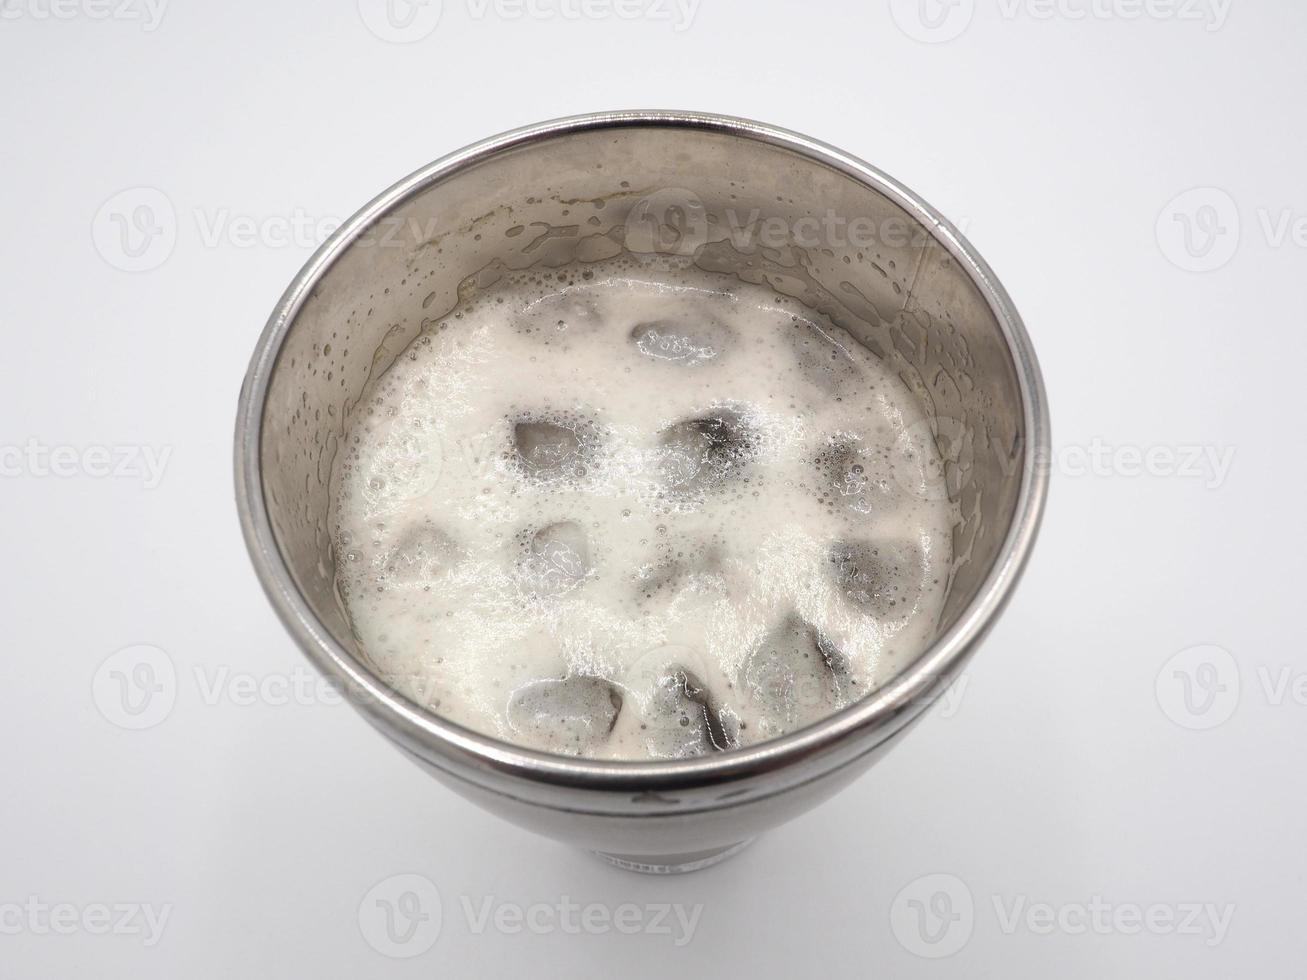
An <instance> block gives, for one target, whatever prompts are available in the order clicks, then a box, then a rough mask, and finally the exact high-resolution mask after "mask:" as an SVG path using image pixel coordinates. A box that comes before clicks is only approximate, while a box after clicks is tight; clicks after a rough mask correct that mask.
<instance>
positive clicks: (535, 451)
mask: <svg viewBox="0 0 1307 980" xmlns="http://www.w3.org/2000/svg"><path fill="white" fill-rule="evenodd" d="M513 448H514V450H515V451H516V452H517V458H518V459H519V460H520V461H521V463H522V466H523V468H524V469H525V470H526V471H527V472H528V473H530V474H532V475H534V476H539V477H544V478H552V477H560V478H561V477H569V476H573V475H575V472H576V467H577V466H578V465H580V463H581V459H580V457H581V453H582V440H581V435H580V433H579V432H578V431H577V429H576V428H574V427H572V426H569V425H564V424H562V423H560V422H554V421H549V420H545V419H522V420H519V421H518V422H516V423H514V424H513Z"/></svg>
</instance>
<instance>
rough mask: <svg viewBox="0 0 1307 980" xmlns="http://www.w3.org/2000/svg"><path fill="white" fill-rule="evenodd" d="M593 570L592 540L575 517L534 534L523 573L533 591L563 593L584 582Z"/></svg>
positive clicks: (530, 541) (541, 593)
mask: <svg viewBox="0 0 1307 980" xmlns="http://www.w3.org/2000/svg"><path fill="white" fill-rule="evenodd" d="M589 571H590V544H589V542H588V541H587V540H586V536H585V531H584V530H583V529H582V528H581V525H580V524H578V523H576V522H575V521H556V522H555V523H553V524H547V525H545V526H544V527H542V528H540V529H539V530H538V531H536V532H535V533H533V534H532V535H531V536H530V539H529V541H528V543H527V553H526V556H525V557H524V558H523V560H522V566H521V573H522V579H523V581H524V583H525V584H526V585H527V587H528V588H529V589H531V591H533V592H536V593H537V594H539V595H561V594H563V593H564V592H569V591H571V590H572V589H574V588H576V587H577V586H578V585H580V584H581V582H582V581H583V580H584V579H585V577H586V575H587V574H588V573H589Z"/></svg>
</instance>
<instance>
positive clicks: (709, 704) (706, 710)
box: [644, 664, 738, 759]
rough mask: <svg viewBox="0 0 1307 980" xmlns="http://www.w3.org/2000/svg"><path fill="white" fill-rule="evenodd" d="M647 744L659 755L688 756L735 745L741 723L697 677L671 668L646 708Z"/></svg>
mask: <svg viewBox="0 0 1307 980" xmlns="http://www.w3.org/2000/svg"><path fill="white" fill-rule="evenodd" d="M644 730H645V747H646V748H647V749H648V751H649V754H650V755H652V756H654V757H655V758H663V759H684V758H687V757H689V756H695V755H704V754H705V753H708V752H724V751H726V750H727V749H732V748H735V746H736V744H737V737H738V726H737V724H736V722H735V719H734V716H733V715H732V714H731V713H730V712H729V711H726V710H724V709H723V708H722V706H721V705H720V704H719V703H718V701H717V699H716V698H714V697H713V696H712V693H711V692H710V691H709V690H708V687H707V685H705V684H704V683H703V682H702V681H701V680H699V678H698V677H697V676H695V675H694V674H693V673H691V672H690V671H689V670H687V669H686V668H685V667H682V666H680V665H679V664H674V665H672V666H671V667H669V668H668V670H667V672H666V673H665V674H664V675H663V676H662V677H661V678H660V679H659V681H658V682H657V684H656V685H655V687H654V692H653V696H652V697H651V698H650V699H649V701H648V703H647V705H646V706H645V711H644Z"/></svg>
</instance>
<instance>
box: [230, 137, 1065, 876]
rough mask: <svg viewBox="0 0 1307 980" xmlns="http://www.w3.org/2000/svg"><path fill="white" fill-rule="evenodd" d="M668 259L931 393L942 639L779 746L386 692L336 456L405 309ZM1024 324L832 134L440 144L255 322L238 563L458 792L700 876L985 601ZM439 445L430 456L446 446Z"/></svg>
mask: <svg viewBox="0 0 1307 980" xmlns="http://www.w3.org/2000/svg"><path fill="white" fill-rule="evenodd" d="M622 249H628V250H631V251H659V252H672V253H676V254H679V255H682V256H685V257H687V258H690V259H693V260H694V261H695V262H696V263H697V264H699V265H702V266H703V267H705V268H710V269H714V270H719V271H724V272H727V273H730V274H733V275H736V276H738V277H740V278H741V279H743V280H747V281H751V282H766V283H768V284H769V285H770V286H771V287H772V288H774V289H775V290H777V291H778V292H781V293H785V294H788V295H790V296H794V297H796V298H798V299H800V300H802V301H803V302H804V303H805V304H807V305H808V306H810V307H811V308H813V309H814V310H818V311H820V312H822V313H824V314H826V315H827V316H829V317H831V318H832V319H833V320H834V321H835V322H837V323H839V324H840V325H842V326H844V327H845V328H846V329H848V330H849V331H850V332H851V333H852V334H853V336H854V337H855V338H857V339H858V340H859V341H861V342H862V343H864V344H865V345H866V346H867V347H868V348H869V349H870V350H871V351H873V352H874V353H875V354H876V355H877V356H879V357H881V358H882V359H883V360H885V361H886V363H888V364H889V365H890V366H891V367H892V368H893V369H894V370H895V371H896V372H897V374H898V376H899V377H900V378H902V379H903V380H904V382H905V383H907V384H908V385H909V387H910V388H912V389H913V390H914V391H915V392H916V393H917V394H918V395H919V396H920V398H921V399H922V401H923V402H924V403H925V404H926V405H927V406H929V408H930V410H931V414H932V421H931V425H932V429H933V434H934V436H935V438H936V442H937V445H938V446H939V447H940V453H941V458H942V459H943V460H944V465H943V470H942V472H940V473H939V474H938V480H937V481H936V483H935V489H934V491H933V492H940V493H947V494H949V495H951V496H952V497H953V498H954V499H955V500H956V501H957V502H958V504H959V508H960V513H961V514H962V515H963V516H962V519H961V521H960V522H959V524H958V526H957V527H956V528H955V530H954V552H955V562H954V569H953V572H952V574H951V578H950V582H949V591H948V597H947V600H946V603H945V607H944V611H943V614H942V616H941V620H940V622H939V625H938V631H937V635H936V637H935V639H934V641H933V642H932V644H931V646H930V647H929V649H927V650H925V651H924V652H923V653H922V654H921V656H920V657H919V658H917V659H916V660H915V661H914V662H913V663H912V664H911V665H910V666H908V667H907V668H905V669H904V670H903V671H902V672H901V673H900V674H899V675H897V676H896V677H894V678H892V679H891V680H890V681H889V682H888V683H886V684H885V685H883V686H882V687H881V688H880V689H878V690H876V691H874V692H872V693H871V694H870V695H869V696H868V697H866V698H865V699H864V700H862V701H860V702H858V703H856V704H854V705H852V706H850V707H848V708H846V709H844V710H843V711H841V712H839V713H838V714H835V715H833V716H831V717H829V718H826V719H825V720H823V721H821V722H819V723H818V724H815V725H812V726H811V727H809V728H806V729H803V730H802V731H798V732H795V733H793V734H790V735H787V736H785V737H783V738H780V739H776V740H775V741H771V742H765V743H762V744H759V745H755V746H752V747H748V748H744V749H739V750H736V751H732V752H725V753H719V754H713V755H711V756H707V757H701V758H695V759H687V760H680V761H670V762H622V763H615V762H601V761H594V760H588V759H575V758H567V757H562V756H555V755H549V754H545V753H541V752H535V751H531V750H529V749H524V748H519V747H517V746H514V745H510V744H507V743H504V742H500V741H497V740H495V739H493V738H489V737H487V736H484V735H480V734H477V733H475V732H472V731H469V730H467V729H464V728H461V727H460V726H458V725H455V724H451V723H450V722H447V721H444V720H443V719H441V718H440V717H438V716H437V715H434V714H432V713H431V712H430V711H428V710H426V709H425V708H424V707H421V706H419V705H417V704H415V703H413V702H411V701H409V700H407V699H406V698H404V697H403V696H401V695H400V694H398V693H397V692H396V691H394V690H392V689H391V688H390V687H389V686H387V684H386V683H385V682H384V681H383V680H382V679H381V678H380V677H379V676H378V675H377V673H376V672H375V671H374V670H373V669H372V667H371V666H370V664H369V662H368V659H367V655H366V653H365V652H364V651H362V650H360V649H359V646H358V644H357V643H356V641H355V638H354V636H353V634H352V632H351V629H350V626H349V623H348V622H347V619H346V617H345V615H344V614H343V612H342V609H341V606H340V604H339V602H338V599H337V596H336V593H335V591H334V568H335V561H336V557H335V555H334V554H333V551H332V544H331V535H330V533H329V530H328V526H329V521H328V514H329V508H330V499H331V494H332V474H333V464H334V461H335V459H336V456H337V453H338V451H339V448H340V445H341V443H342V440H343V439H344V434H345V432H346V430H347V427H348V426H349V424H350V422H351V419H352V417H353V414H354V413H355V411H356V410H357V409H358V406H359V405H360V403H361V400H362V398H363V394H364V392H365V391H366V390H367V389H368V386H369V384H370V383H371V382H372V381H374V380H375V379H376V378H377V377H378V375H380V374H381V373H382V372H384V371H385V369H386V368H387V366H388V365H389V364H390V363H392V362H393V361H394V359H395V358H396V357H397V356H399V355H400V354H401V353H402V352H403V350H404V348H405V347H406V345H407V344H408V343H410V342H411V341H412V340H413V339H414V338H415V337H416V336H417V335H418V334H419V332H420V331H421V329H422V327H423V324H424V321H426V320H428V319H434V318H437V317H439V316H440V315H443V314H444V313H445V312H447V311H448V310H450V309H451V308H452V307H453V306H454V305H455V304H456V303H457V302H458V301H459V300H460V299H461V298H465V297H467V296H468V295H471V294H473V293H475V292H476V291H477V290H479V289H482V288H484V287H486V286H487V285H489V284H491V283H493V282H494V281H495V280H496V279H497V278H498V277H499V276H501V275H502V274H504V272H505V271H506V270H509V269H521V268H525V267H529V266H534V267H539V268H549V267H551V266H556V265H561V264H563V263H567V262H571V261H577V260H580V261H587V260H595V259H600V258H606V257H609V256H612V255H614V254H617V253H618V252H620V251H621V250H622ZM1048 440H1049V435H1048V415H1047V408H1046V405H1045V399H1044V391H1043V385H1042V382H1041V379H1040V375H1039V369H1038V366H1037V365H1036V362H1035V356H1034V352H1033V351H1032V350H1031V347H1030V341H1029V339H1028V338H1027V336H1026V332H1025V330H1024V328H1023V327H1022V324H1021V320H1020V318H1019V317H1018V315H1017V312H1016V310H1015V309H1014V308H1013V306H1012V303H1011V301H1010V299H1009V298H1008V296H1007V294H1006V292H1004V290H1003V287H1002V286H1001V285H1000V284H999V282H998V280H997V279H996V278H995V277H994V274H993V273H992V272H991V271H990V269H989V267H988V266H987V265H986V264H985V263H984V261H983V260H982V259H981V258H980V257H979V256H978V255H977V254H976V253H975V251H974V250H973V249H972V248H971V246H970V245H969V244H968V243H967V242H966V240H965V239H964V238H963V237H962V236H961V235H960V234H959V233H958V232H957V230H956V229H955V228H953V227H952V226H951V225H950V224H949V223H948V222H947V221H945V219H944V218H943V217H941V216H940V215H939V214H938V213H936V212H935V211H934V210H933V209H932V208H931V207H930V206H929V205H927V204H926V203H925V202H924V201H922V200H921V199H920V198H918V197H917V196H916V195H915V194H913V193H912V192H911V191H909V190H907V189H906V188H904V187H903V186H902V185H900V184H898V183H897V182H896V181H894V180H892V179H891V178H889V177H887V176H886V175H884V174H882V173H880V172H879V171H878V170H876V169H874V168H873V167H870V166H868V165H867V164H865V163H863V162H861V161H859V160H857V159H855V158H853V157H850V156H848V155H847V154H845V153H842V152H840V151H839V150H836V149H834V148H833V147H830V146H826V145H825V144H822V143H819V142H817V141H815V140H811V139H808V138H807V137H804V136H800V135H797V134H795V133H791V132H787V131H784V130H780V129H776V128H774V127H771V126H765V125H762V124H759V123H756V122H750V121H747V120H743V119H734V118H729V117H723V116H710V115H703V114H699V113H686V112H605V113H596V114H593V115H587V116H578V117H573V118H569V119H562V120H557V121H554V122H547V123H541V124H539V125H535V126H529V127H526V128H524V129H519V130H516V131H514V132H511V133H506V134H504V135H502V136H496V137H494V138H492V139H489V140H486V141H484V142H481V143H478V144H476V145H474V146H471V147H468V148H467V149H464V150H460V151H458V152H457V153H454V154H451V155H450V156H447V157H445V158H443V159H441V160H438V161H436V162H435V163H433V164H431V165H430V166H427V167H424V168H423V169H422V170H420V171H418V172H417V173H415V174H413V175H412V176H410V177H407V178H405V179H404V180H402V181H400V182H399V183H398V184H396V185H395V186H394V187H392V188H390V189H389V190H388V191H386V192H385V193H383V194H382V195H381V196H380V197H378V198H376V199H375V200H374V201H372V202H371V203H370V204H368V205H367V206H366V207H364V208H363V210H361V211H360V212H359V213H358V214H356V215H355V216H354V217H353V218H352V219H351V220H350V221H349V222H348V223H347V224H346V225H345V226H344V227H342V228H341V229H340V230H339V231H338V232H337V233H336V234H335V235H333V236H332V238H331V239H330V240H329V241H328V242H327V243H326V244H325V245H323V246H322V248H321V249H319V250H318V252H317V254H315V255H314V256H313V258H312V259H311V260H310V261H309V262H308V264H307V265H306V266H305V267H304V269H303V270H302V271H301V272H300V274H299V275H298V276H297V277H296V279H295V281H294V282H292V283H291V285H290V288H289V289H287V291H286V293H285V295H284V296H283V297H282V299H281V302H280V303H279V304H278V306H277V308H276V310H275V311H274V312H273V314H272V317H271V319H270V320H269V321H268V324H267V327H266V329H265V330H264V332H263V336H262V337H261V338H260V340H259V344H258V347H257V349H256V350H255V352H254V357H253V359H252V361H251V364H250V368H249V373H248V375H247V376H246V378H245V384H244V387H243V389H242V391H241V396H240V406H239V412H238V417H237V423H236V496H237V502H238V505H239V509H240V516H241V523H242V527H243V530H244V533H245V538H246V542H247V544H248V546H249V549H250V554H251V556H252V558H253V561H254V566H255V569H256V571H257V572H258V575H259V578H260V580H261V581H262V583H263V586H264V588H265V590H266V591H267V593H268V597H269V598H270V599H271V601H272V604H273V606H274V607H275V608H276V610H277V612H278V614H279V615H280V616H281V618H282V620H283V622H284V623H285V624H286V627H287V628H288V629H289V630H290V633H291V635H292V636H293V637H294V638H295V640H296V642H298V643H299V645H300V646H301V647H302V648H303V650H304V652H305V653H306V654H307V655H308V657H309V658H310V659H311V660H312V661H313V662H314V663H315V664H316V665H317V666H318V668H319V669H320V670H321V671H323V672H324V674H326V675H327V676H328V678H330V679H332V680H333V681H334V682H336V683H337V684H338V685H339V686H340V687H341V689H342V690H343V691H344V692H345V693H346V694H347V695H348V696H349V697H350V698H351V700H352V702H353V703H354V704H355V705H356V706H357V707H358V708H359V709H360V710H361V711H362V712H363V713H364V715H365V716H366V717H367V718H368V720H369V721H370V722H371V723H372V724H373V725H374V726H375V727H376V728H378V729H379V730H380V731H381V732H382V733H383V734H384V735H386V736H387V737H388V738H390V739H391V740H392V741H393V742H394V743H395V744H396V745H398V746H399V747H400V748H401V749H402V750H403V751H405V752H407V753H408V754H409V755H411V756H412V757H413V758H414V759H415V760H416V761H417V762H418V763H419V764H420V765H422V766H423V767H425V768H427V769H428V770H429V771H430V772H431V773H432V774H433V775H435V776H436V777H437V778H439V779H440V780H441V781H442V782H444V783H445V784H446V785H448V786H450V787H452V788H453V789H455V790H456V791H457V792H459V793H462V794H464V795H465V796H467V797H469V798H470V799H472V800H474V801H476V802H477V803H479V804H481V805H482V806H484V807H485V808H486V809H488V810H490V811H492V812H494V813H497V814H499V815H500V816H502V817H505V818H507V819H509V820H511V821H514V822H515V823H518V824H521V825H522V826H524V827H527V828H529V829H531V830H535V831H537V832H539V833H543V834H547V835H549V836H551V837H555V838H558V839H560V840H564V841H568V842H571V843H574V844H577V845H580V846H582V847H586V848H589V849H591V850H594V851H597V852H599V853H600V854H602V855H603V856H605V857H607V858H608V859H609V860H612V861H614V862H615V863H617V864H619V865H621V866H623V867H627V868H631V869H633V870H639V871H649V872H664V873H666V872H675V871H687V870H693V869H695V868H700V867H705V866H707V865H709V864H712V863H715V862H716V861H719V860H721V859H722V858H724V857H726V856H727V855H729V854H731V853H734V852H735V851H737V850H739V848H740V847H742V846H743V844H744V843H745V842H747V841H748V840H750V839H751V838H752V837H753V836H754V835H756V834H757V833H759V832H760V831H762V830H765V829H767V828H768V827H771V826H775V825H776V824H779V823H780V822H782V821H784V820H788V819H790V818H791V817H793V816H796V815H797V814H799V813H802V812H803V811H805V810H807V809H808V808H809V807H812V806H814V805H815V804H817V803H818V802H820V801H821V800H823V799H825V798H827V797H829V796H830V795H831V794H832V793H834V792H836V791H837V790H838V789H840V788H841V787H843V786H844V785H845V784H847V783H848V782H849V781H850V780H852V779H853V778H854V777H856V776H857V775H859V774H860V773H862V772H863V771H864V770H866V769H867V767H868V766H870V765H871V764H872V763H873V762H874V761H875V760H876V759H878V758H880V756H881V755H882V754H883V753H884V752H885V751H886V750H887V749H888V748H889V746H890V745H891V744H892V743H893V742H894V741H895V740H896V739H897V738H899V737H900V736H901V735H902V734H903V733H904V732H905V731H906V730H907V729H908V727H909V725H910V723H911V722H912V721H913V720H914V719H915V718H918V717H919V716H920V715H921V712H922V711H923V710H924V709H925V707H926V706H927V705H928V704H929V703H930V702H931V700H932V699H933V698H934V697H935V696H936V695H937V694H938V693H939V692H940V691H942V690H943V689H944V688H945V687H946V686H947V685H948V684H949V683H950V681H951V680H952V679H953V678H954V677H955V676H956V675H957V673H958V672H959V670H960V669H961V668H962V666H963V665H964V664H965V662H966V661H967V659H968V658H969V656H970V655H971V653H972V652H973V651H974V650H975V648H976V646H977V645H978V644H979V642H980V640H981V639H982V637H983V636H984V635H985V633H986V632H987V630H988V629H989V627H990V626H991V625H992V624H993V623H994V620H995V618H996V616H997V615H998V613H999V611H1000V610H1001V609H1002V608H1003V606H1004V604H1005V603H1006V601H1007V599H1008V597H1009V595H1010V594H1011V592H1012V589H1013V587H1014V586H1015V585H1016V582H1017V579H1018V578H1019V576H1020V574H1021V571H1022V568H1023V566H1024V564H1025V561H1026V559H1027V557H1028V555H1029V553H1030V550H1031V546H1032V545H1033V543H1034V539H1035V535H1036V531H1037V527H1038V524H1039V519H1040V514H1041V511H1042V509H1043V504H1044V498H1045V495H1046V491H1047V473H1046V470H1045V468H1044V467H1043V466H1042V465H1041V464H1042V462H1043V461H1044V460H1046V459H1047V456H1048V445H1049V441H1048ZM448 448H449V447H447V450H448Z"/></svg>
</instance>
